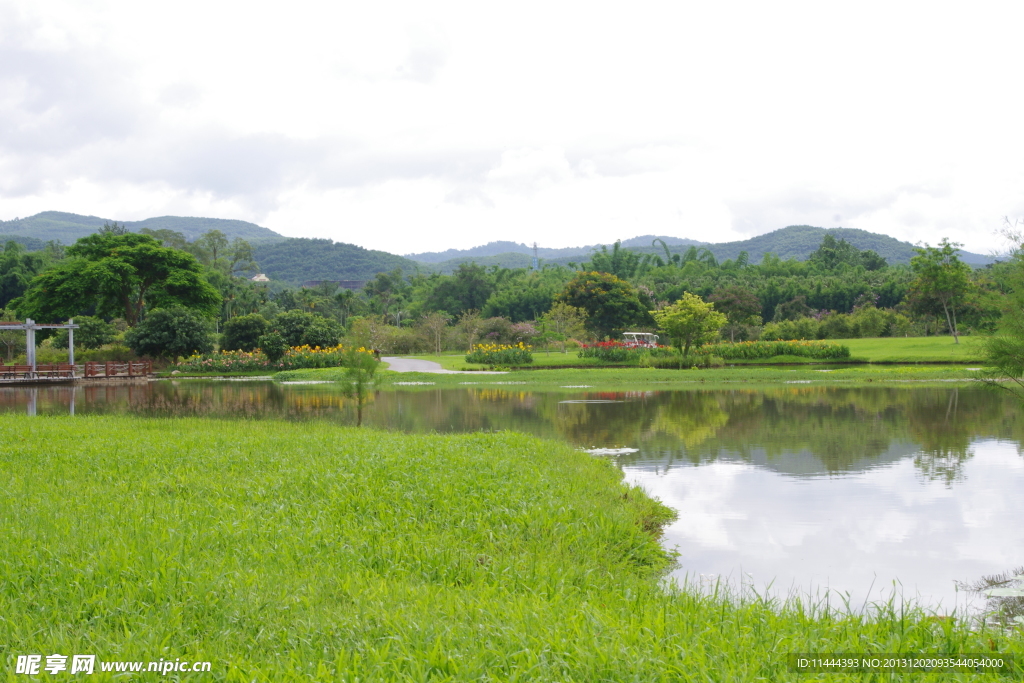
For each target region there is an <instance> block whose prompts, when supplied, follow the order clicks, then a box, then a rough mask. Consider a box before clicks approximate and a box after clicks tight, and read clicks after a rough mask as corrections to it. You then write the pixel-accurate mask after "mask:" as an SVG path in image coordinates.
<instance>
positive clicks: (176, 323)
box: [124, 306, 213, 358]
mask: <svg viewBox="0 0 1024 683" xmlns="http://www.w3.org/2000/svg"><path fill="white" fill-rule="evenodd" d="M124 341H125V343H126V344H128V348H130V349H131V350H132V351H134V352H135V353H137V354H138V355H140V356H158V357H162V358H174V357H176V356H190V355H192V354H194V353H209V352H210V351H212V350H213V323H212V322H211V321H210V319H209V318H208V317H206V316H204V315H201V314H199V313H197V312H196V311H194V310H193V309H190V308H184V307H183V306H172V307H170V308H158V309H156V310H155V311H153V312H152V313H150V314H149V315H147V316H146V319H145V320H143V321H142V322H141V323H139V325H138V326H136V327H135V328H133V329H131V330H128V332H126V333H125V335H124Z"/></svg>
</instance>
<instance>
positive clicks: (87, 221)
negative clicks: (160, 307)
mask: <svg viewBox="0 0 1024 683" xmlns="http://www.w3.org/2000/svg"><path fill="white" fill-rule="evenodd" d="M113 222H114V221H112V220H110V219H109V218H98V217H97V216H80V215H78V214H76V213H64V212H62V211H43V212H42V213H37V214H36V215H34V216H29V217H28V218H15V219H14V220H10V221H0V234H6V235H14V236H18V237H29V238H33V239H36V240H40V241H42V242H47V241H49V240H59V241H60V242H63V243H64V244H72V243H73V242H74V241H75V240H77V239H78V238H80V237H85V236H86V235H91V234H92V233H94V232H96V231H97V230H99V229H100V228H102V227H103V224H104V223H113ZM118 223H120V224H122V225H124V226H125V227H126V228H128V229H129V230H131V231H132V232H138V231H139V230H141V229H142V228H149V229H150V230H159V229H161V228H166V229H169V230H174V231H176V232H180V233H182V234H183V235H185V238H186V239H188V240H189V241H191V240H194V239H196V238H197V237H199V236H200V235H202V234H203V233H204V232H207V231H209V230H220V231H221V232H223V233H224V234H225V235H227V237H228V239H234V238H236V237H241V238H242V239H244V240H248V241H249V242H250V243H252V244H257V243H260V242H268V241H274V240H283V239H287V238H285V237H284V235H280V234H278V233H276V232H274V231H273V230H271V229H269V228H263V227H260V226H258V225H256V224H255V223H247V222H246V221H235V220H225V219H221V218H183V217H180V216H161V217H160V218H147V219H146V220H144V221H118Z"/></svg>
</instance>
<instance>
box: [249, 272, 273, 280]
mask: <svg viewBox="0 0 1024 683" xmlns="http://www.w3.org/2000/svg"><path fill="white" fill-rule="evenodd" d="M249 279H250V280H252V281H253V282H270V278H269V277H267V276H266V275H264V274H263V273H260V274H259V275H255V276H253V277H251V278H249Z"/></svg>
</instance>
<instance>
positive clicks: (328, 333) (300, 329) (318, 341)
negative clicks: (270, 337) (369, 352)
mask: <svg viewBox="0 0 1024 683" xmlns="http://www.w3.org/2000/svg"><path fill="white" fill-rule="evenodd" d="M271 326H272V327H273V329H274V330H275V331H276V332H278V333H280V335H281V336H282V337H284V339H285V341H286V342H287V343H288V346H302V345H304V344H308V345H309V346H319V347H321V348H328V347H331V346H336V345H337V344H338V342H339V341H340V340H341V336H342V335H343V334H344V333H345V331H344V330H343V329H342V328H341V325H339V324H338V323H337V322H335V321H334V320H329V319H327V318H325V317H323V316H322V315H315V314H313V313H306V312H305V311H299V310H294V311H287V312H285V313H282V314H281V315H279V316H277V317H276V318H274V320H273V322H272V323H271Z"/></svg>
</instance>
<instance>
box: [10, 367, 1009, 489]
mask: <svg viewBox="0 0 1024 683" xmlns="http://www.w3.org/2000/svg"><path fill="white" fill-rule="evenodd" d="M26 391H27V390H26V389H24V388H8V387H5V388H3V389H2V390H0V410H15V411H20V412H24V411H25V410H26V405H27V404H26V402H27V398H26V396H27V395H28V394H27V393H26ZM72 392H74V393H73V394H72ZM72 395H74V397H75V404H76V412H78V413H79V414H81V413H86V412H93V413H103V412H126V411H127V412H131V413H136V414H140V415H153V416H212V417H223V418H247V419H254V418H261V417H277V418H285V419H292V420H304V419H328V420H333V421H336V422H339V423H342V424H345V423H349V422H352V421H353V420H354V410H353V405H352V402H351V400H350V399H347V398H345V397H344V396H343V395H342V394H341V393H340V392H339V391H337V389H336V388H335V387H332V386H331V385H280V384H275V383H273V382H212V381H177V382H170V381H164V382H152V383H149V384H133V385H98V384H97V385H86V386H82V385H79V386H75V387H71V386H61V387H39V388H38V389H37V390H36V392H35V394H34V396H35V397H36V398H35V404H36V406H37V409H38V412H40V413H45V412H51V413H66V412H67V411H68V409H69V405H70V402H71V397H72ZM566 399H591V400H605V401H607V400H614V401H621V402H616V403H566V402H564V401H565V400H566ZM366 421H367V423H368V424H371V425H376V426H380V427H385V428H388V429H396V430H402V431H408V432H430V431H437V432H451V431H496V430H515V431H522V432H527V433H532V434H536V435H538V436H543V437H548V438H558V439H562V440H566V441H569V442H571V443H574V444H577V445H580V446H596V447H605V446H636V447H641V449H642V452H641V454H638V455H636V456H634V457H633V458H626V459H625V462H627V463H628V462H638V461H639V460H642V459H645V458H646V459H648V460H650V459H651V458H656V459H658V462H659V466H671V465H672V463H673V462H678V461H680V460H681V461H684V462H688V463H699V462H703V461H709V460H714V459H719V458H730V459H739V460H745V461H751V462H763V463H764V464H766V465H768V466H772V467H778V468H780V469H782V470H786V469H787V468H790V469H791V468H792V467H794V466H795V465H794V463H795V462H796V461H800V462H801V463H806V462H807V461H808V458H809V457H810V458H812V459H813V460H814V461H815V462H816V463H817V464H816V465H815V466H814V467H813V468H812V470H813V471H815V472H826V473H838V472H848V471H853V470H859V469H863V468H866V467H871V466H873V465H876V464H881V463H883V462H885V461H887V460H892V459H898V458H902V457H904V456H905V455H907V454H908V453H913V452H916V455H915V460H914V461H915V464H916V466H917V467H918V469H919V470H920V472H921V474H922V476H925V477H927V478H930V479H935V480H938V481H944V482H947V483H952V482H954V481H956V480H957V479H958V478H959V477H961V476H962V471H963V466H964V463H965V462H967V461H968V460H969V459H970V457H971V455H972V452H971V449H970V444H971V443H972V441H973V440H975V439H978V438H986V437H988V438H992V437H994V438H1000V439H1007V440H1013V441H1017V442H1018V443H1019V442H1020V441H1021V440H1022V437H1024V434H1022V432H1024V423H1022V420H1021V416H1020V411H1019V408H1018V407H1017V406H1016V404H1014V403H1013V402H1012V401H1009V400H1007V399H1006V398H1004V397H1003V396H1001V395H999V394H998V393H997V392H989V391H985V390H984V389H982V388H955V387H948V388H947V387H928V388H921V387H915V388H909V387H908V388H902V387H901V388H887V387H860V388H852V387H851V388H836V387H831V388H829V387H813V386H786V387H777V388H774V389H767V390H749V389H730V390H688V391H645V392H593V391H591V392H580V393H575V394H568V393H559V392H538V391H528V390H526V389H525V388H523V389H520V388H512V387H478V386H473V387H470V386H467V387H460V388H446V389H441V388H436V387H420V388H416V389H409V390H406V389H404V388H403V389H398V388H392V389H385V390H381V391H378V392H376V394H375V395H374V397H373V404H372V405H371V407H370V409H369V410H368V411H367V417H366ZM801 466H803V465H801Z"/></svg>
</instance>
